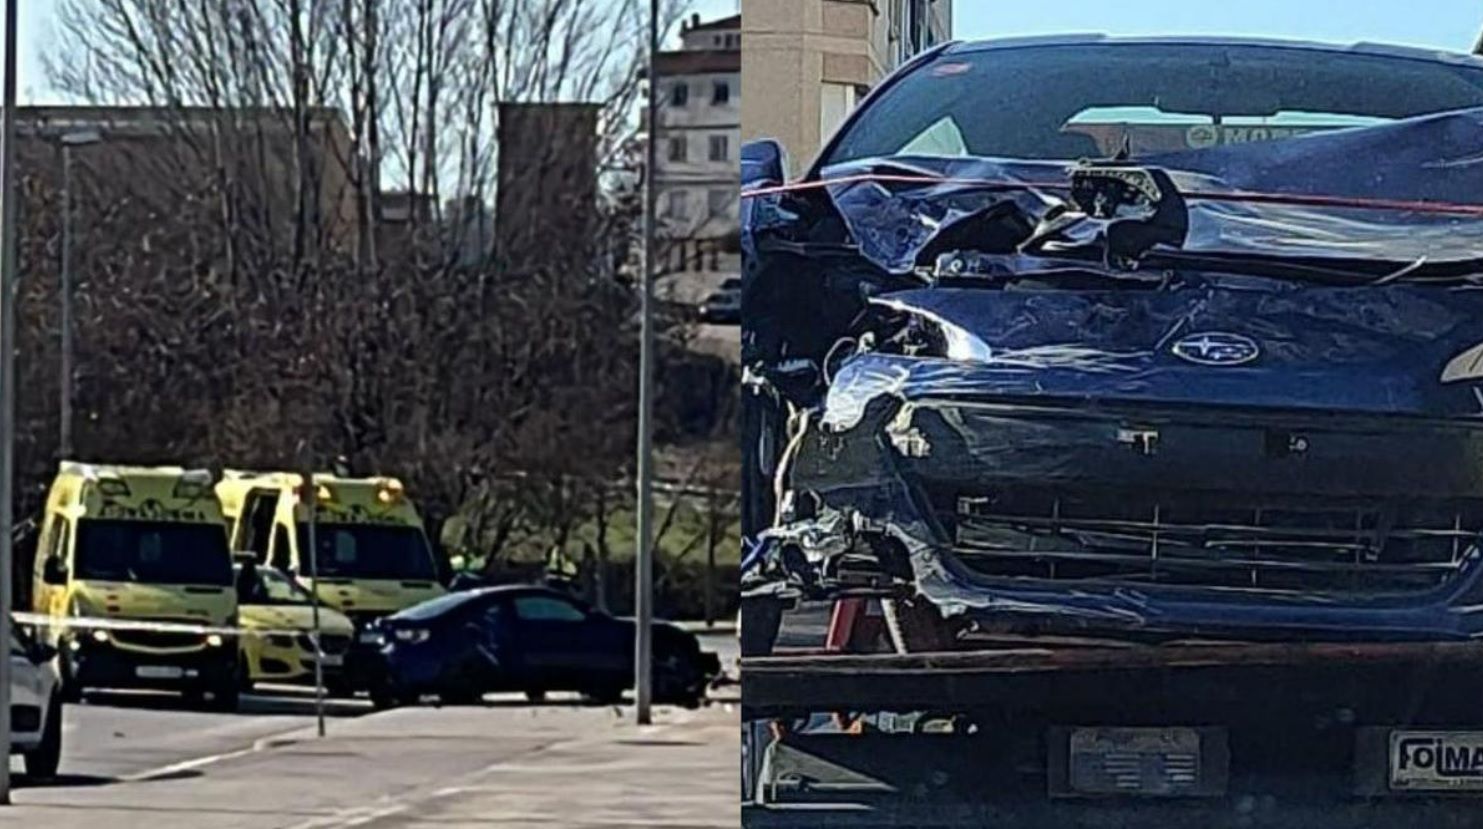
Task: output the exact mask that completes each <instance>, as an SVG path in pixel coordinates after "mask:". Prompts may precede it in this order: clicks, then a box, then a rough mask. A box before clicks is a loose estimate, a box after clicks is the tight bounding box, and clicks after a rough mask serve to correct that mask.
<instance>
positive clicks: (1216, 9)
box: [953, 0, 1483, 52]
mask: <svg viewBox="0 0 1483 829" xmlns="http://www.w3.org/2000/svg"><path fill="white" fill-rule="evenodd" d="M953 17H954V20H953V28H954V32H953V36H954V37H956V38H984V37H1008V36H1013V35H1040V34H1056V33H1067V32H1078V33H1085V32H1103V33H1107V34H1121V35H1136V34H1210V35H1220V34H1227V35H1247V36H1267V37H1284V38H1300V39H1304V40H1324V41H1333V42H1339V43H1352V42H1355V41H1361V40H1369V41H1380V42H1385V43H1398V44H1404V45H1409V46H1426V47H1432V48H1436V49H1446V50H1451V51H1458V52H1467V51H1471V50H1472V48H1473V44H1474V42H1475V41H1476V40H1477V37H1478V32H1479V30H1480V29H1483V3H1480V2H1478V0H1409V2H1406V1H1405V0H1402V1H1401V2H1396V1H1395V0H1050V2H1044V0H1042V2H1029V3H1027V2H1019V0H955V2H954V5H953Z"/></svg>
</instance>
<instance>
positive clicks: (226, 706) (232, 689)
mask: <svg viewBox="0 0 1483 829" xmlns="http://www.w3.org/2000/svg"><path fill="white" fill-rule="evenodd" d="M241 703H242V689H241V688H240V687H238V685H237V683H236V681H233V682H232V683H231V684H230V685H223V686H222V687H220V688H217V689H216V690H215V691H213V692H212V693H211V710H212V711H222V712H226V713H234V712H236V710H237V708H238V706H239V705H241Z"/></svg>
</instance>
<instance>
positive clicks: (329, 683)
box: [324, 679, 355, 699]
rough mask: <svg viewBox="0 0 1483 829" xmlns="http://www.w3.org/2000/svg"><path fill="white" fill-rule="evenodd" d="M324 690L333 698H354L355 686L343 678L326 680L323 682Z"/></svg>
mask: <svg viewBox="0 0 1483 829" xmlns="http://www.w3.org/2000/svg"><path fill="white" fill-rule="evenodd" d="M324 692H325V693H326V694H328V695H330V696H331V697H334V698H335V699H354V698H355V686H353V685H351V684H350V683H349V682H347V681H346V680H344V679H331V680H326V681H325V683H324Z"/></svg>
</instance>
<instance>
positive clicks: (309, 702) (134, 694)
mask: <svg viewBox="0 0 1483 829" xmlns="http://www.w3.org/2000/svg"><path fill="white" fill-rule="evenodd" d="M83 704H84V705H87V706H97V707H113V708H133V709H138V710H145V711H192V712H199V713H206V714H211V713H215V714H220V715H222V716H231V715H232V714H238V715H242V716H251V717H274V716H278V717H312V716H314V710H315V705H314V695H313V693H312V692H308V693H295V692H292V691H290V692H285V693H283V694H281V695H280V694H277V693H254V694H244V695H243V696H242V700H241V703H240V704H239V705H238V707H237V710H236V711H215V710H213V709H211V708H210V707H209V706H205V705H193V704H191V703H190V702H188V701H186V700H185V699H184V698H182V697H181V696H179V695H178V694H169V693H151V692H147V691H89V692H88V694H87V696H86V697H85V698H84V702H83ZM370 711H371V704H370V702H369V701H367V700H363V699H326V700H325V702H324V713H325V716H328V717H358V716H360V715H362V714H367V713H370Z"/></svg>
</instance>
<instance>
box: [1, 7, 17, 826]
mask: <svg viewBox="0 0 1483 829" xmlns="http://www.w3.org/2000/svg"><path fill="white" fill-rule="evenodd" d="M18 4H19V0H5V69H4V82H3V83H4V89H3V93H0V94H3V97H0V106H3V107H4V110H3V112H0V648H4V649H5V652H4V656H3V658H0V805H6V804H9V803H10V738H11V734H10V681H11V679H10V635H11V634H10V610H11V607H10V605H11V598H12V590H11V581H12V578H11V577H12V575H13V574H14V569H13V565H12V563H11V562H12V561H13V559H12V552H13V551H12V549H11V546H12V545H11V540H12V539H11V534H12V532H13V530H14V529H15V515H14V512H13V510H14V507H13V506H12V496H13V495H14V475H13V472H14V467H15V295H16V290H15V287H16V280H17V274H16V244H15V209H16V198H17V196H16V186H15V115H16V113H15V62H16V60H15V56H16V36H15V30H16V25H15V18H16V8H17V6H18Z"/></svg>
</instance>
